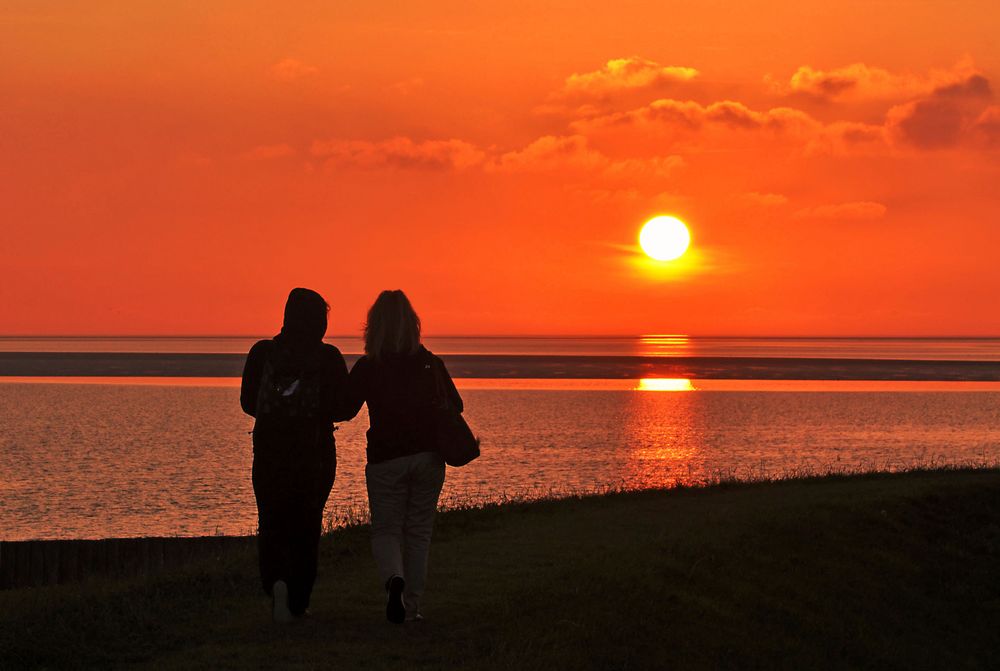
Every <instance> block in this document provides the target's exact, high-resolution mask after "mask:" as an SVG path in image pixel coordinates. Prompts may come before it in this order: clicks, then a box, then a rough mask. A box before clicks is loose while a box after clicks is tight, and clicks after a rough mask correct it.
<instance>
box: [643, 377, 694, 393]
mask: <svg viewBox="0 0 1000 671" xmlns="http://www.w3.org/2000/svg"><path fill="white" fill-rule="evenodd" d="M635 390H636V391H694V390H695V387H694V385H693V384H691V380H689V379H687V378H684V377H644V378H642V379H641V380H639V384H638V386H637V387H636V388H635Z"/></svg>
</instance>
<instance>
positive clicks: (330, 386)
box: [240, 288, 347, 622]
mask: <svg viewBox="0 0 1000 671" xmlns="http://www.w3.org/2000/svg"><path fill="white" fill-rule="evenodd" d="M329 310H330V306H329V305H327V302H326V301H325V300H323V297H322V296H320V295H319V294H318V293H316V292H315V291H312V290H310V289H301V288H300V289H292V291H291V293H290V294H289V295H288V302H287V303H286V304H285V319H284V324H283V325H282V327H281V333H279V334H278V335H276V336H275V337H274V338H272V339H270V340H261V341H260V342H258V343H257V344H255V345H254V346H253V347H252V348H251V349H250V353H249V354H248V355H247V361H246V366H245V367H244V369H243V385H242V388H241V391H240V405H242V406H243V411H244V412H246V413H247V414H248V415H252V416H253V417H254V418H256V422H255V423H254V428H253V491H254V496H255V497H256V499H257V520H258V554H259V559H260V578H261V582H262V584H263V586H264V591H265V592H266V593H267V594H269V595H270V596H271V597H272V599H273V601H272V614H273V617H274V619H275V621H278V622H287V621H290V620H291V619H293V618H294V617H300V616H302V615H305V614H306V609H307V608H308V607H309V597H310V595H311V594H312V588H313V583H314V582H315V580H316V563H317V558H318V551H319V537H320V532H321V531H322V526H323V507H324V506H325V505H326V499H327V497H328V496H329V495H330V490H331V489H332V487H333V480H334V476H335V474H336V471H337V455H336V452H335V447H334V440H333V421H334V419H335V418H336V414H337V411H338V408H339V406H340V404H341V403H342V402H343V397H344V393H345V392H346V387H347V365H346V364H345V362H344V357H343V356H342V355H341V354H340V351H339V350H338V349H337V348H336V347H334V346H332V345H328V344H325V343H324V342H323V336H324V335H325V334H326V328H327V313H328V312H329Z"/></svg>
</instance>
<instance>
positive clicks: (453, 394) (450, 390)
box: [435, 357, 465, 412]
mask: <svg viewBox="0 0 1000 671" xmlns="http://www.w3.org/2000/svg"><path fill="white" fill-rule="evenodd" d="M435 358H436V359H437V362H438V365H439V366H440V367H441V373H442V375H443V377H444V386H445V392H446V393H447V394H448V400H449V401H450V402H451V404H452V405H453V406H455V408H456V409H457V410H458V411H459V412H462V411H463V410H465V404H463V403H462V397H461V396H460V395H459V393H458V389H457V388H456V387H455V381H454V380H452V379H451V375H449V374H448V369H447V368H446V367H445V365H444V361H442V360H441V357H435Z"/></svg>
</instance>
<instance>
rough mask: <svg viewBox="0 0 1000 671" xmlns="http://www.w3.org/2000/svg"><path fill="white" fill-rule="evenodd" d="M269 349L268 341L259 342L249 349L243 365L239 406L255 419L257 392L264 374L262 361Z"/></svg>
mask: <svg viewBox="0 0 1000 671" xmlns="http://www.w3.org/2000/svg"><path fill="white" fill-rule="evenodd" d="M269 349H270V341H269V340H261V341H259V342H257V343H256V344H255V345H254V346H253V347H251V348H250V353H249V354H247V360H246V363H245V364H244V365H243V382H242V384H241V385H240V406H241V407H242V408H243V412H245V413H246V414H248V415H250V416H251V417H256V413H257V392H258V391H259V390H260V377H261V375H262V374H263V372H264V361H265V360H266V359H267V352H268V350H269Z"/></svg>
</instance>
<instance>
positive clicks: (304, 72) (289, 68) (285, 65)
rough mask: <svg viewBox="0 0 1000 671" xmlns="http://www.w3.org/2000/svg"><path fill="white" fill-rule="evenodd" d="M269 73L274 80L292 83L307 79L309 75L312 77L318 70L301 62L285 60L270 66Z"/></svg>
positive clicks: (291, 59)
mask: <svg viewBox="0 0 1000 671" xmlns="http://www.w3.org/2000/svg"><path fill="white" fill-rule="evenodd" d="M270 72H271V75H272V76H273V77H275V78H276V79H281V80H282V81H292V80H295V79H301V78H303V77H308V76H309V75H314V74H316V73H317V72H319V68H317V67H315V66H312V65H307V64H305V63H303V62H302V61H297V60H295V59H294V58H286V59H284V60H281V61H278V62H277V63H275V64H274V65H272V66H271V68H270Z"/></svg>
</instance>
